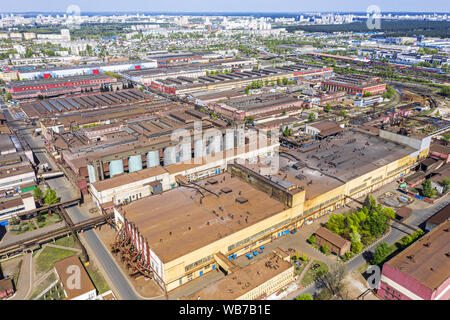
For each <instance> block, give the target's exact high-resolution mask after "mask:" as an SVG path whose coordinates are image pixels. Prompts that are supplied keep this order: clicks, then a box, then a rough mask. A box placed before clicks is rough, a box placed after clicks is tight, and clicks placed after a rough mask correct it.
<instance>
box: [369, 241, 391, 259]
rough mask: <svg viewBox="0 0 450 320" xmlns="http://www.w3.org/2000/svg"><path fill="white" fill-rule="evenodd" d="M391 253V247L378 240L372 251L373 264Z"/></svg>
mask: <svg viewBox="0 0 450 320" xmlns="http://www.w3.org/2000/svg"><path fill="white" fill-rule="evenodd" d="M390 253H391V249H390V248H389V245H388V244H387V243H386V242H384V241H383V242H380V243H379V244H378V245H377V246H376V248H375V251H374V253H373V259H372V263H373V264H380V263H381V262H383V261H384V260H385V259H386V257H387V256H388V255H389V254H390Z"/></svg>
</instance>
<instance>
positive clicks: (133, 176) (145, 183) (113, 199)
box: [90, 142, 279, 209]
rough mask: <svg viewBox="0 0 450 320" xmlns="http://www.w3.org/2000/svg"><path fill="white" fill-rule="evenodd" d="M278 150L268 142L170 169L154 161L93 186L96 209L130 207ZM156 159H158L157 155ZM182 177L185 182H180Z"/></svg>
mask: <svg viewBox="0 0 450 320" xmlns="http://www.w3.org/2000/svg"><path fill="white" fill-rule="evenodd" d="M278 146H279V144H278V143H274V142H269V143H267V145H261V146H259V147H258V148H257V149H255V150H252V149H251V148H250V145H248V144H247V145H245V146H244V147H243V148H233V149H227V150H222V151H221V152H220V153H219V154H217V158H216V157H215V156H214V155H208V156H202V157H200V159H195V158H194V159H189V160H191V161H187V163H183V162H180V163H174V164H171V165H167V166H161V165H159V159H156V158H155V159H154V160H153V164H156V163H158V164H156V165H155V166H149V167H147V168H145V169H142V170H140V171H136V172H129V173H123V174H119V175H117V176H114V177H112V178H110V179H106V180H102V181H97V182H94V183H91V185H90V192H91V195H92V197H93V200H94V203H95V204H96V205H97V206H99V207H100V208H102V209H110V208H112V207H113V206H114V205H120V204H124V203H129V202H132V201H135V200H138V199H141V198H145V197H148V196H150V195H152V194H159V193H161V192H163V191H166V190H170V189H172V188H174V187H176V186H178V185H179V184H180V182H183V181H187V182H189V183H191V182H195V181H197V180H199V179H205V178H209V177H212V176H215V175H218V174H221V173H223V172H224V171H226V170H227V164H228V163H229V162H230V161H234V160H235V159H244V160H251V161H257V160H258V159H261V158H266V157H271V156H273V155H275V154H276V152H277V150H278ZM153 155H155V156H156V154H155V153H153ZM158 157H159V156H158ZM180 176H182V177H184V178H183V179H180Z"/></svg>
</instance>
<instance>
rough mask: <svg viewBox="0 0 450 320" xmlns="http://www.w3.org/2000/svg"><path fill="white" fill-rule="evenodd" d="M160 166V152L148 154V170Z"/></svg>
mask: <svg viewBox="0 0 450 320" xmlns="http://www.w3.org/2000/svg"><path fill="white" fill-rule="evenodd" d="M156 166H159V150H156V151H149V152H148V153H147V168H151V167H156Z"/></svg>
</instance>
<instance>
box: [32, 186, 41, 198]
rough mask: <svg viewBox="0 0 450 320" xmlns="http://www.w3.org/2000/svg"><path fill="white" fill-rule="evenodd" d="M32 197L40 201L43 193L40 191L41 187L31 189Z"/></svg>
mask: <svg viewBox="0 0 450 320" xmlns="http://www.w3.org/2000/svg"><path fill="white" fill-rule="evenodd" d="M33 197H34V199H36V200H39V201H41V200H42V199H43V198H44V193H43V192H42V190H41V188H39V187H36V188H34V190H33Z"/></svg>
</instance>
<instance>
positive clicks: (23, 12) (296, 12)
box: [0, 10, 450, 14]
mask: <svg viewBox="0 0 450 320" xmlns="http://www.w3.org/2000/svg"><path fill="white" fill-rule="evenodd" d="M84 12H86V13H154V14H155V13H176V14H181V13H183V14H199V13H201V14H206V13H208V14H229V13H248V14H261V13H266V14H267V13H277V14H280V13H285V14H305V13H367V12H366V11H322V10H317V11H125V10H117V11H114V10H113V11H96V10H86V11H84ZM4 13H22V14H32V13H66V12H65V11H0V14H4ZM381 13H405V14H408V13H446V14H450V12H448V11H436V10H432V11H396V10H393V11H389V10H386V11H382V12H381Z"/></svg>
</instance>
